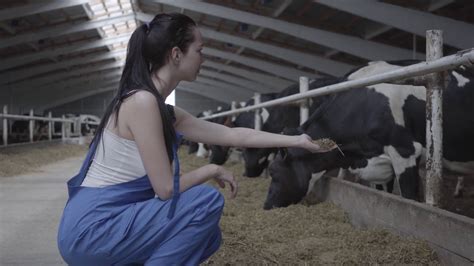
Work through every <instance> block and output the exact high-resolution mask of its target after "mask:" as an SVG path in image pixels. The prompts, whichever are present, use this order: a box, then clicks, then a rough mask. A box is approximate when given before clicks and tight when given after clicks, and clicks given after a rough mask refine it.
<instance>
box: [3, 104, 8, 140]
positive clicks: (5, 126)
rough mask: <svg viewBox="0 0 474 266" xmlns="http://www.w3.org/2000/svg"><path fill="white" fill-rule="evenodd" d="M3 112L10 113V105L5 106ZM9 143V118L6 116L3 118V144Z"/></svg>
mask: <svg viewBox="0 0 474 266" xmlns="http://www.w3.org/2000/svg"><path fill="white" fill-rule="evenodd" d="M3 114H4V115H7V114H8V106H7V105H4V106H3ZM7 145H8V120H7V118H6V117H4V118H3V146H7Z"/></svg>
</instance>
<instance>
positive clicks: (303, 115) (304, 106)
mask: <svg viewBox="0 0 474 266" xmlns="http://www.w3.org/2000/svg"><path fill="white" fill-rule="evenodd" d="M308 89H309V80H308V77H303V76H301V77H300V93H301V92H307V91H308ZM308 102H309V100H308V99H305V100H304V101H303V103H301V105H300V125H302V124H303V123H304V122H306V120H308V116H309V107H308Z"/></svg>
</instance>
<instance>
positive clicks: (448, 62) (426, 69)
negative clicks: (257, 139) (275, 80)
mask: <svg viewBox="0 0 474 266" xmlns="http://www.w3.org/2000/svg"><path fill="white" fill-rule="evenodd" d="M463 64H465V65H472V64H474V48H471V49H467V50H463V51H459V52H457V53H456V54H454V55H450V56H445V57H443V58H440V59H437V60H434V61H431V62H421V63H418V64H413V65H410V66H406V67H401V68H399V69H395V70H392V71H387V72H385V73H382V74H377V75H373V76H372V77H366V78H360V79H355V80H350V81H345V82H341V83H338V84H333V85H329V86H325V87H321V88H319V89H314V90H310V91H308V92H305V93H299V94H293V95H290V96H287V97H283V98H279V99H276V100H271V101H267V102H264V103H261V104H259V105H252V106H248V107H244V108H239V109H237V110H235V111H226V112H222V113H218V114H214V115H211V116H207V117H204V118H203V119H212V118H216V117H221V116H228V115H233V114H238V113H242V112H248V111H252V110H255V109H259V108H262V107H271V106H275V105H280V104H283V103H288V102H294V101H298V100H301V99H305V98H308V97H316V96H322V95H327V94H331V93H336V92H341V91H345V90H348V89H352V88H358V87H365V86H369V85H374V84H379V83H383V82H388V81H394V80H401V79H406V78H410V77H414V76H421V75H425V74H428V73H432V72H439V71H443V70H447V69H451V68H455V67H456V66H459V65H463Z"/></svg>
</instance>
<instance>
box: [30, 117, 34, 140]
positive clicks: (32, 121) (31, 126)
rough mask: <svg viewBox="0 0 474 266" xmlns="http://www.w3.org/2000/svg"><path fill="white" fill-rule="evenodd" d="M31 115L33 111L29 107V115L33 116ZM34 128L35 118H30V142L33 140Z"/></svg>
mask: <svg viewBox="0 0 474 266" xmlns="http://www.w3.org/2000/svg"><path fill="white" fill-rule="evenodd" d="M33 116H34V111H33V109H30V117H33ZM34 129H35V120H33V119H30V142H33V134H34V132H33V131H34Z"/></svg>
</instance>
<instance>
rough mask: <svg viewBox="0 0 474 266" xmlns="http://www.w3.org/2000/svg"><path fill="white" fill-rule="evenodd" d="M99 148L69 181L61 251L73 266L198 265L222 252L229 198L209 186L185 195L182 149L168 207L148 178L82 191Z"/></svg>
mask: <svg viewBox="0 0 474 266" xmlns="http://www.w3.org/2000/svg"><path fill="white" fill-rule="evenodd" d="M97 142H98V141H95V143H93V144H92V145H91V148H90V149H89V152H88V154H87V156H86V159H85V161H84V163H83V165H82V167H81V170H80V172H79V174H78V175H76V176H74V177H73V178H72V179H70V180H69V181H68V192H69V200H68V202H67V204H66V207H65V208H64V213H63V216H62V219H61V222H60V225H59V232H58V247H59V251H60V253H61V256H62V257H63V259H64V260H65V261H66V262H67V263H68V264H69V265H87V266H89V265H127V264H135V265H136V264H144V265H197V264H199V263H201V262H203V261H204V260H206V259H207V258H209V257H210V256H211V255H212V254H213V253H214V252H216V251H217V250H218V249H219V246H220V243H221V231H220V229H219V220H220V217H221V214H222V209H223V206H224V198H223V196H222V195H221V194H220V192H219V191H218V190H216V189H215V188H213V187H211V186H208V185H198V186H194V187H192V188H190V189H188V190H186V191H184V192H182V193H179V161H178V157H177V153H176V147H175V149H174V162H175V176H174V191H173V194H174V195H173V198H172V199H170V200H166V201H163V200H160V199H159V198H155V193H154V191H153V188H152V186H151V183H150V181H149V179H148V176H146V175H145V176H143V177H141V178H138V179H135V180H133V181H130V182H126V183H121V184H116V185H111V186H107V187H103V188H96V187H81V184H82V181H83V180H84V178H85V176H86V173H87V170H88V168H89V166H90V164H91V162H92V158H93V157H94V153H95V150H96V147H97ZM176 188H178V190H177V189H176ZM178 196H179V200H178ZM173 205H175V206H173Z"/></svg>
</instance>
